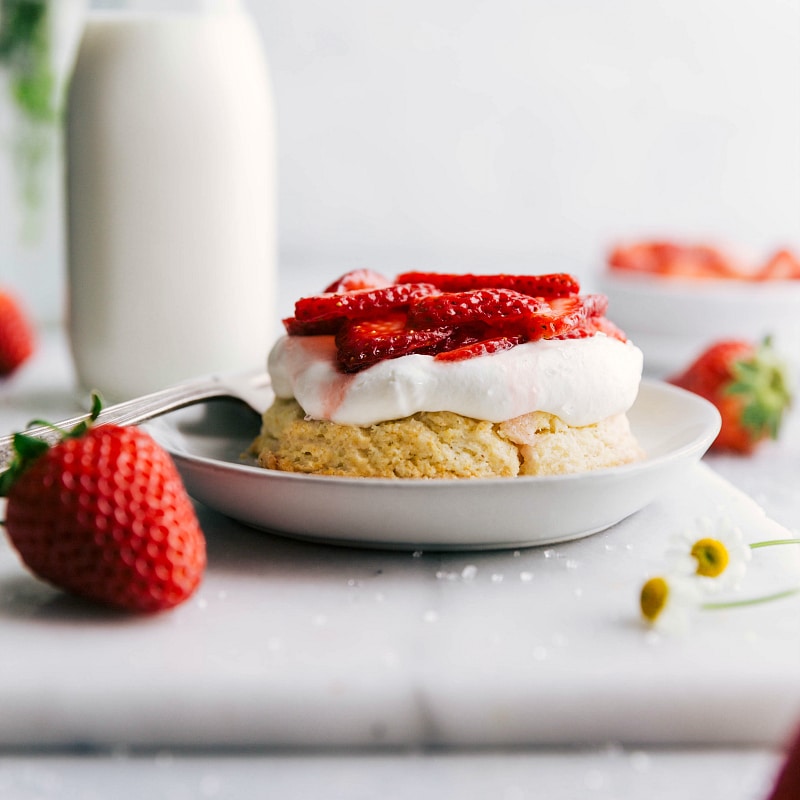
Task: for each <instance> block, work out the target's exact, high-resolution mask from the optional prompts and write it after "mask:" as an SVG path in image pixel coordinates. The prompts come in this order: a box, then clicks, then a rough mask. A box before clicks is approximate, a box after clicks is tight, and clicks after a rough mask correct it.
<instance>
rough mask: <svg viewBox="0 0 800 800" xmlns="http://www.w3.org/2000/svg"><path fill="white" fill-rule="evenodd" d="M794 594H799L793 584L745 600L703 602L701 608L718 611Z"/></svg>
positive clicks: (780, 598)
mask: <svg viewBox="0 0 800 800" xmlns="http://www.w3.org/2000/svg"><path fill="white" fill-rule="evenodd" d="M794 594H800V586H795V587H793V588H792V589H785V590H784V591H782V592H775V593H774V594H767V595H764V596H763V597H751V598H748V599H747V600H729V601H726V602H722V603H703V605H702V608H704V609H706V610H708V611H718V610H720V609H723V608H738V607H740V606H755V605H758V604H759V603H769V602H771V601H773V600H783V599H784V598H786V597H791V596H792V595H794Z"/></svg>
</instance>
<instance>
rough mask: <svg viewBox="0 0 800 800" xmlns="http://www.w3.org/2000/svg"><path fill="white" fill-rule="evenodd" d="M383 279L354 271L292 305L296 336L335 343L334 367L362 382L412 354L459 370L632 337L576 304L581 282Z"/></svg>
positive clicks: (290, 321) (600, 305) (594, 302)
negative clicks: (384, 364) (508, 354)
mask: <svg viewBox="0 0 800 800" xmlns="http://www.w3.org/2000/svg"><path fill="white" fill-rule="evenodd" d="M385 281H386V279H385V278H383V276H381V275H380V274H378V273H375V272H372V271H371V270H355V271H353V272H350V273H347V274H345V275H343V276H342V277H340V278H338V279H337V280H336V281H334V282H333V283H332V284H330V286H328V289H329V290H331V291H326V292H323V293H321V294H318V295H313V296H311V297H304V298H301V299H300V300H298V301H297V302H296V303H295V308H294V316H292V317H288V318H287V319H285V320H284V326H285V328H286V331H287V333H288V334H289V335H290V336H319V335H329V336H331V335H332V336H335V343H336V352H337V362H338V365H339V368H340V369H342V370H343V371H344V372H357V371H359V370H362V369H366V368H367V367H370V366H372V365H373V364H376V363H377V362H379V361H383V360H386V359H391V358H398V357H400V356H404V355H408V354H411V353H419V354H424V355H432V356H435V357H437V359H438V360H440V361H459V360H463V359H466V358H476V357H480V356H483V355H490V354H492V353H498V352H501V351H503V350H507V349H509V348H511V347H514V346H516V345H518V344H522V343H524V342H529V341H536V340H538V339H566V338H585V337H589V336H594V335H595V334H597V333H603V334H606V335H608V336H612V337H614V338H616V339H620V340H621V341H625V335H624V333H622V331H620V330H619V329H618V328H616V327H615V326H614V325H613V324H612V323H610V322H608V320H606V319H605V316H604V314H605V311H606V307H607V304H608V301H607V299H606V297H605V296H604V295H596V294H590V295H580V294H578V291H579V285H578V282H577V281H576V280H575V279H574V278H573V277H572V276H571V275H566V274H562V273H552V274H547V275H502V274H501V275H450V274H439V273H433V272H406V273H403V274H402V275H400V276H398V278H397V282H396V283H392V284H388V285H382V284H383V283H384V282H385Z"/></svg>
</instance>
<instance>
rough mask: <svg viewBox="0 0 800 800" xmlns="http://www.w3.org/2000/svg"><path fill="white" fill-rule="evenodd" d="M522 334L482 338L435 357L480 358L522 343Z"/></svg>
mask: <svg viewBox="0 0 800 800" xmlns="http://www.w3.org/2000/svg"><path fill="white" fill-rule="evenodd" d="M523 341H524V338H523V337H522V336H495V337H494V338H492V339H481V340H479V341H477V342H472V343H470V344H464V345H462V346H461V347H456V348H455V349H454V350H445V351H444V352H441V353H437V354H436V355H435V356H434V358H435V359H436V360H437V361H464V360H466V359H468V358H478V357H480V356H488V355H491V354H492V353H500V352H502V351H503V350H510V349H511V348H512V347H516V346H517V345H518V344H522V342H523Z"/></svg>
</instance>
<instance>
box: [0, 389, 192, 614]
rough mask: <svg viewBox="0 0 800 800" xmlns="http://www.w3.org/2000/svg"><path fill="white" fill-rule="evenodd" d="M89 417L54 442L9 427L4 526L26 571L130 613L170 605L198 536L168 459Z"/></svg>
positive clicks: (188, 586)
mask: <svg viewBox="0 0 800 800" xmlns="http://www.w3.org/2000/svg"><path fill="white" fill-rule="evenodd" d="M99 412H100V401H99V399H98V398H96V397H95V399H94V403H93V407H92V413H91V415H90V416H89V418H88V419H87V420H86V421H85V422H83V423H80V424H79V425H78V426H76V428H74V429H73V430H71V431H68V432H65V433H64V435H63V437H62V438H61V440H60V441H59V442H58V443H56V444H55V445H53V446H52V447H51V446H50V445H48V444H47V443H45V442H43V441H41V440H39V439H36V438H33V437H31V436H28V435H26V434H24V433H19V434H16V436H15V437H14V445H15V449H16V457H15V459H14V460H13V462H12V464H11V466H10V467H9V469H8V470H7V471H6V472H4V473H3V475H2V476H0V494H2V495H4V496H5V497H7V498H8V503H7V507H6V521H5V527H6V533H7V535H8V538H9V540H10V542H11V544H12V545H13V546H14V548H15V549H16V550H17V552H18V553H19V556H20V558H21V559H22V561H23V563H24V564H25V565H26V566H27V567H28V568H29V569H30V571H31V572H32V573H33V574H34V575H36V576H38V577H39V578H41V579H42V580H45V581H47V582H49V583H51V584H52V585H54V586H56V587H58V588H60V589H62V590H64V591H66V592H69V593H71V594H74V595H78V596H80V597H84V598H87V599H89V600H93V601H96V602H99V603H102V604H105V605H110V606H113V607H116V608H120V609H123V610H126V611H131V612H145V613H146V612H155V611H161V610H164V609H167V608H172V607H174V606H176V605H178V604H179V603H181V602H183V601H184V600H186V599H187V598H188V597H189V596H191V595H192V594H193V593H194V591H195V590H196V589H197V587H198V585H199V584H200V581H201V579H202V576H203V572H204V570H205V566H206V546H205V538H204V537H203V533H202V531H201V529H200V525H199V523H198V521H197V517H196V515H195V511H194V507H193V506H192V503H191V501H190V499H189V496H188V495H187V493H186V490H185V488H184V486H183V482H182V480H181V478H180V475H179V473H178V471H177V468H176V467H175V464H174V463H173V461H172V459H171V458H170V456H169V455H168V454H167V453H166V452H165V451H164V450H163V449H162V448H161V447H160V446H159V445H158V444H157V443H156V442H155V441H154V440H153V439H152V438H151V437H150V436H149V435H148V434H147V433H146V432H145V431H143V430H141V429H139V428H136V427H134V426H127V427H120V426H116V425H97V426H94V425H93V423H94V421H95V420H96V418H97V415H98V414H99Z"/></svg>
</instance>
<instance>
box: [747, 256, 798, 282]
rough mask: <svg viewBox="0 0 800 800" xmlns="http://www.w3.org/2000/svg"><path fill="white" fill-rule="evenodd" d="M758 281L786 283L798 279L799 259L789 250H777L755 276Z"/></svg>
mask: <svg viewBox="0 0 800 800" xmlns="http://www.w3.org/2000/svg"><path fill="white" fill-rule="evenodd" d="M754 277H755V279H756V280H758V281H775V280H779V281H786V280H798V279H800V259H798V258H797V256H795V254H794V253H792V252H790V251H789V250H779V251H778V252H777V253H775V255H773V256H772V257H771V258H770V259H769V261H767V263H766V264H764V266H763V267H762V268H761V269H760V270H759V271H758V272H757V273H756V274H755V276H754Z"/></svg>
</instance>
